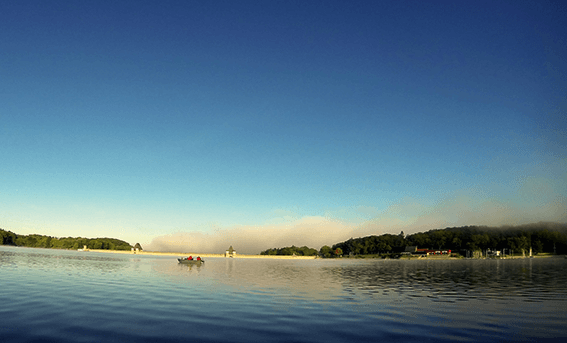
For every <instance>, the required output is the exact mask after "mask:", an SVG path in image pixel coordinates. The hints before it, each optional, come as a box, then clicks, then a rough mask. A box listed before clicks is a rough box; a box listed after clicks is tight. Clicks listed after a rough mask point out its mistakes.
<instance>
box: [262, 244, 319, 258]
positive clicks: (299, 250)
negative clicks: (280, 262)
mask: <svg viewBox="0 0 567 343" xmlns="http://www.w3.org/2000/svg"><path fill="white" fill-rule="evenodd" d="M317 253H318V252H317V250H316V249H313V248H308V247H306V246H303V247H296V246H295V245H292V246H291V247H285V248H272V249H268V250H264V251H262V252H260V255H290V256H293V255H295V256H315V255H317Z"/></svg>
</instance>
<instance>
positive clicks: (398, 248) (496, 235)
mask: <svg viewBox="0 0 567 343" xmlns="http://www.w3.org/2000/svg"><path fill="white" fill-rule="evenodd" d="M407 246H417V247H419V248H425V249H432V250H451V251H452V252H454V253H460V254H463V253H465V252H466V251H471V252H472V251H479V250H481V251H486V250H493V251H495V250H500V251H502V250H503V249H506V251H508V252H509V253H517V254H522V253H523V252H526V251H528V250H529V249H530V248H531V249H532V253H533V254H535V255H537V254H540V253H552V254H553V253H555V254H567V224H557V223H544V222H542V223H535V224H527V225H520V226H502V227H489V226H464V227H449V228H445V229H438V230H430V231H427V232H418V233H415V234H411V235H407V236H406V235H404V233H403V231H402V232H401V233H400V234H398V235H393V234H384V235H380V236H368V237H361V238H351V239H349V240H347V241H345V242H340V243H336V244H334V245H332V246H328V245H325V246H323V247H322V248H321V249H320V250H319V251H318V252H317V250H315V249H313V248H308V247H301V248H298V247H296V246H291V247H285V248H272V249H268V250H265V251H262V252H261V253H260V254H261V255H296V256H313V255H320V256H322V257H339V256H343V255H354V256H364V255H392V254H399V253H401V252H403V251H404V250H405V248H406V247H407Z"/></svg>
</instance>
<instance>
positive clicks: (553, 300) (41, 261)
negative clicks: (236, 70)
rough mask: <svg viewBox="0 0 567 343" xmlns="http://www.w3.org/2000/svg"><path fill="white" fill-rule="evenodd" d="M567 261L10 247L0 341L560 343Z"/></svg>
mask: <svg viewBox="0 0 567 343" xmlns="http://www.w3.org/2000/svg"><path fill="white" fill-rule="evenodd" d="M566 262H567V260H565V259H563V258H540V259H520V260H445V261H398V260H348V259H347V260H324V259H317V260H270V259H238V258H236V259H225V258H210V259H207V260H206V262H205V263H204V264H203V265H202V266H187V265H180V264H178V263H177V260H176V259H175V257H165V256H148V255H145V256H140V255H129V254H125V255H124V254H115V255H111V254H101V253H96V252H76V251H61V250H43V249H32V248H16V247H6V246H2V247H0V273H1V275H2V292H1V295H0V301H1V302H2V304H3V306H2V307H1V308H0V317H1V318H2V325H1V326H0V337H2V341H3V342H29V341H57V342H85V341H86V342H91V341H93V342H94V341H105V342H126V341H136V342H186V341H188V340H189V341H200V342H219V341H226V340H232V341H239V342H243V341H247V342H329V341H333V342H376V341H410V340H417V339H423V337H427V338H428V339H433V340H435V341H437V342H439V341H441V342H454V341H481V340H482V341H485V342H503V341H532V342H533V341H538V342H539V341H542V340H548V341H556V340H557V339H560V338H566V337H567V328H566V327H565V323H567V306H566V305H567V297H566V296H567V289H566V288H565V284H566V282H567V274H566V273H565V267H566Z"/></svg>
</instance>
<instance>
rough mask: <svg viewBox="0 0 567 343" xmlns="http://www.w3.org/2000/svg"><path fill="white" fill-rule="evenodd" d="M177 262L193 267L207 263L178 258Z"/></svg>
mask: <svg viewBox="0 0 567 343" xmlns="http://www.w3.org/2000/svg"><path fill="white" fill-rule="evenodd" d="M177 261H179V263H181V264H191V265H201V264H203V263H205V261H203V260H200V259H199V260H196V259H192V260H190V259H187V258H178V259H177Z"/></svg>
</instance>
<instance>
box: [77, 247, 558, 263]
mask: <svg viewBox="0 0 567 343" xmlns="http://www.w3.org/2000/svg"><path fill="white" fill-rule="evenodd" d="M87 251H92V252H101V253H111V254H126V255H148V256H171V257H187V256H193V257H197V256H200V257H202V258H205V257H206V258H209V257H222V258H225V257H226V256H225V255H224V254H199V253H181V252H160V251H134V252H133V251H131V250H106V249H88V250H87ZM550 257H555V258H567V255H565V256H564V255H551V254H543V255H539V256H538V255H535V256H532V257H531V258H550ZM231 258H263V259H278V260H314V259H318V258H319V257H318V256H290V255H246V254H236V255H234V256H232V257H231ZM343 258H347V259H361V260H364V259H374V258H352V257H351V258H348V257H346V256H345V257H343ZM524 258H526V259H527V258H530V257H529V256H521V255H520V256H517V255H516V256H510V255H506V256H501V257H489V258H486V257H481V258H467V259H471V260H485V259H494V260H512V259H524ZM463 259H465V258H463V257H449V256H428V257H421V258H419V257H415V256H412V257H402V258H400V259H399V260H406V261H410V260H414V261H415V260H430V261H435V260H463Z"/></svg>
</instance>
